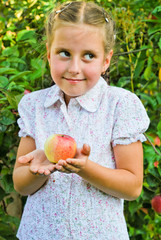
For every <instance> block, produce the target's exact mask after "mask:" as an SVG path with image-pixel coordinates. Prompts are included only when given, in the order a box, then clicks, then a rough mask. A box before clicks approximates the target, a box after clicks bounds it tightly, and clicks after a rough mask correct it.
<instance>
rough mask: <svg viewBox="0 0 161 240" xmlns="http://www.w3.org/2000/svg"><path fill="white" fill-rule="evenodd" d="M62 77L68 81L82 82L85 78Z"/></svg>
mask: <svg viewBox="0 0 161 240" xmlns="http://www.w3.org/2000/svg"><path fill="white" fill-rule="evenodd" d="M64 79H65V80H67V81H68V82H70V83H79V82H82V81H84V80H85V79H76V78H74V79H73V78H64Z"/></svg>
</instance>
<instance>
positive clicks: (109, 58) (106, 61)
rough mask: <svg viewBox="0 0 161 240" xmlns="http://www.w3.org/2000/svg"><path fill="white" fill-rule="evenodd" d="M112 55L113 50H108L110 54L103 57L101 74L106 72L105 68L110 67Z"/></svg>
mask: <svg viewBox="0 0 161 240" xmlns="http://www.w3.org/2000/svg"><path fill="white" fill-rule="evenodd" d="M112 55H113V50H110V52H109V53H108V54H107V55H106V57H105V61H104V65H103V68H102V72H105V71H106V70H107V68H108V67H109V66H110V62H111V58H112Z"/></svg>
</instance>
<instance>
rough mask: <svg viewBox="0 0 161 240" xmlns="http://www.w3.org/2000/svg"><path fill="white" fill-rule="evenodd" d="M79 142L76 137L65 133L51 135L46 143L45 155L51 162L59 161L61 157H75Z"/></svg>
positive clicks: (64, 158)
mask: <svg viewBox="0 0 161 240" xmlns="http://www.w3.org/2000/svg"><path fill="white" fill-rule="evenodd" d="M76 150H77V144H76V141H75V140H74V138H72V137H70V136H68V135H64V134H53V135H51V136H49V137H48V138H47V140H46V142H45V145H44V151H45V155H46V157H47V158H48V160H49V161H50V162H53V163H57V162H58V161H59V160H60V159H63V160H66V159H67V158H73V157H74V156H75V154H76Z"/></svg>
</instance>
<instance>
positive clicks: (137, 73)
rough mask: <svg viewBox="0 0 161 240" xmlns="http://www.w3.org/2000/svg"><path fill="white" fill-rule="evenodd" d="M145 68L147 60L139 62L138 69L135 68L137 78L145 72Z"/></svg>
mask: <svg viewBox="0 0 161 240" xmlns="http://www.w3.org/2000/svg"><path fill="white" fill-rule="evenodd" d="M144 66H145V60H141V61H139V62H138V64H137V66H136V68H135V73H134V74H135V78H138V77H139V75H140V74H141V72H142V71H143V69H144Z"/></svg>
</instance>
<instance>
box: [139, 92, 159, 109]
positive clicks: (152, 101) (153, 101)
mask: <svg viewBox="0 0 161 240" xmlns="http://www.w3.org/2000/svg"><path fill="white" fill-rule="evenodd" d="M140 96H141V99H142V100H145V101H147V103H148V104H150V106H151V107H152V108H153V109H154V110H155V109H156V107H157V102H156V99H155V98H152V97H151V96H148V95H147V94H145V93H140Z"/></svg>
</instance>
